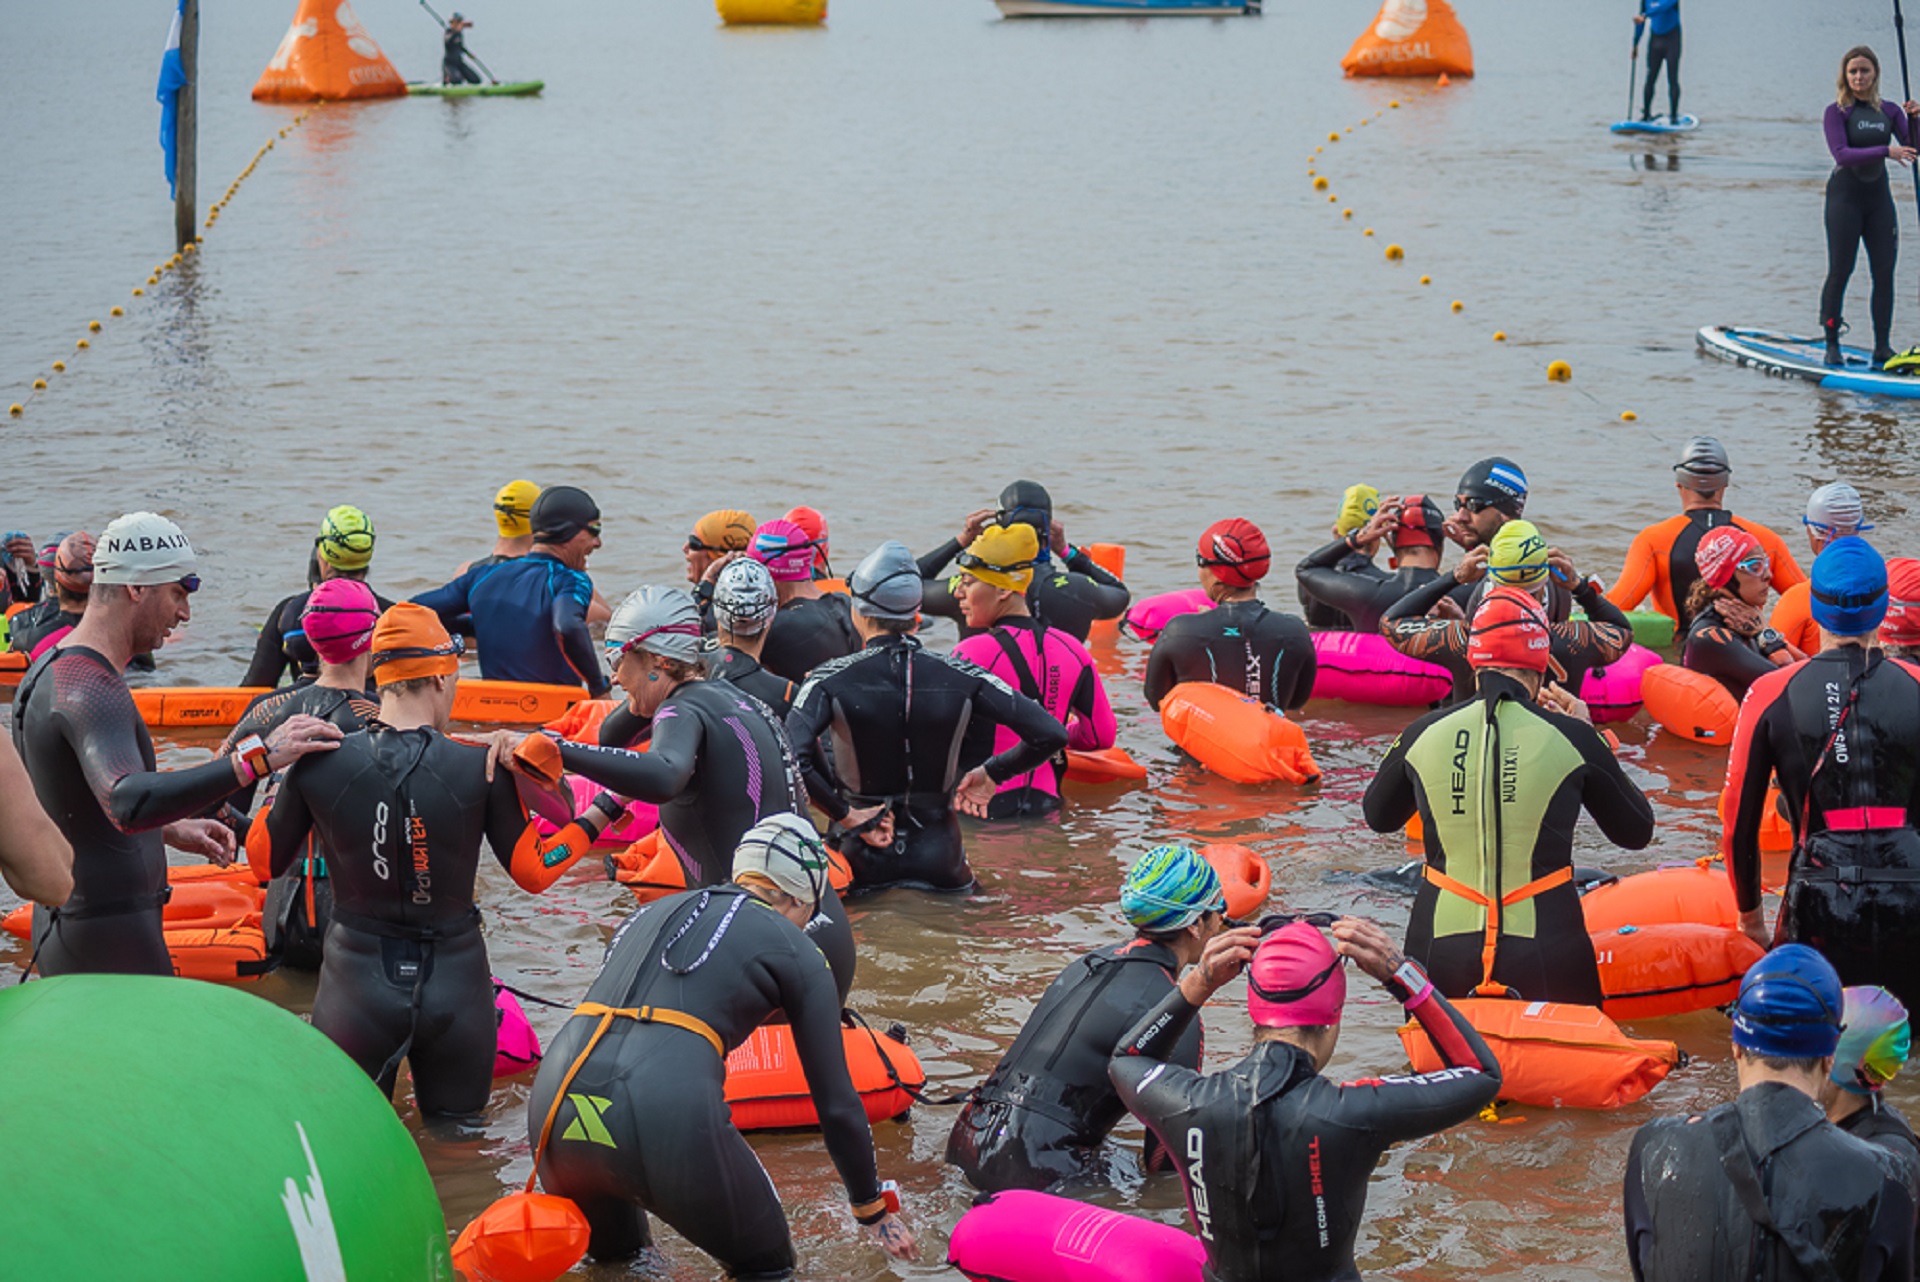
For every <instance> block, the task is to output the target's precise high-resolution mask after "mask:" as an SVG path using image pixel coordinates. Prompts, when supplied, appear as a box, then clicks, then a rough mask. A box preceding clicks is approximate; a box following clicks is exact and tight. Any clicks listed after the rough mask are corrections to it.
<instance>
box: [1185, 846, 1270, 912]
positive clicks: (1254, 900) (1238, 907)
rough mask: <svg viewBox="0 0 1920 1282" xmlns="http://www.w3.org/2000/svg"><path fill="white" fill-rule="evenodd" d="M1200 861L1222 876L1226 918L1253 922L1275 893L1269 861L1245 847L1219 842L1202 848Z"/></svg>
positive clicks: (1221, 886)
mask: <svg viewBox="0 0 1920 1282" xmlns="http://www.w3.org/2000/svg"><path fill="white" fill-rule="evenodd" d="M1200 857H1201V858H1202V859H1204V860H1206V861H1207V862H1208V863H1209V864H1211V865H1213V871H1214V872H1215V873H1217V874H1219V877H1220V889H1221V890H1223V891H1225V892H1226V896H1227V916H1229V917H1232V918H1235V919H1237V920H1239V921H1250V920H1252V918H1253V915H1254V914H1255V913H1257V912H1259V911H1260V906H1261V905H1262V904H1264V903H1266V902H1267V896H1268V895H1269V894H1271V893H1272V892H1273V869H1271V868H1269V867H1268V866H1267V861H1266V860H1264V859H1262V858H1261V857H1260V856H1259V855H1258V854H1256V853H1255V852H1254V851H1252V850H1250V849H1248V848H1247V847H1246V846H1236V845H1234V844H1233V843H1231V842H1216V843H1215V844H1213V845H1211V846H1202V847H1200Z"/></svg>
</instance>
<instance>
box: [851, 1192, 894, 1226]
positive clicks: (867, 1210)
mask: <svg viewBox="0 0 1920 1282" xmlns="http://www.w3.org/2000/svg"><path fill="white" fill-rule="evenodd" d="M853 1218H854V1219H855V1220H856V1221H858V1222H859V1223H860V1224H862V1225H872V1224H878V1223H879V1222H880V1221H882V1220H884V1219H886V1218H887V1199H886V1198H884V1197H876V1198H874V1199H873V1201H871V1202H856V1203H854V1206H853Z"/></svg>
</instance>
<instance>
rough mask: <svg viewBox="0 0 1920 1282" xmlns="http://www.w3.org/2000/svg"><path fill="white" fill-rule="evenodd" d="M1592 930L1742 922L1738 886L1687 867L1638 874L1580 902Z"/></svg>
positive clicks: (1712, 871)
mask: <svg viewBox="0 0 1920 1282" xmlns="http://www.w3.org/2000/svg"><path fill="white" fill-rule="evenodd" d="M1580 911H1581V913H1582V914H1583V915H1584V916H1585V917H1586V919H1587V930H1588V931H1589V932H1591V933H1592V934H1595V935H1599V934H1602V933H1605V932H1609V931H1616V930H1619V929H1621V928H1622V927H1624V926H1664V925H1670V924H1677V923H1688V924H1692V925H1696V926H1724V927H1727V928H1732V927H1735V926H1738V925H1739V924H1740V910H1739V908H1738V907H1737V906H1736V905H1735V904H1734V901H1733V883H1732V882H1731V881H1729V880H1728V879H1727V874H1726V873H1725V872H1724V871H1723V870H1721V869H1719V868H1713V867H1702V866H1700V865H1699V864H1684V865H1682V866H1680V867H1677V868H1656V869H1654V870H1653V871H1652V872H1641V873H1635V874H1634V875H1633V876H1631V877H1622V878H1621V879H1620V880H1619V881H1616V882H1612V883H1610V884H1608V885H1605V886H1596V887H1595V888H1594V889H1592V890H1589V891H1588V892H1587V893H1586V894H1585V895H1583V896H1581V898H1580Z"/></svg>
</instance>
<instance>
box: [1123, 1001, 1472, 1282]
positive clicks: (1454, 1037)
mask: <svg viewBox="0 0 1920 1282" xmlns="http://www.w3.org/2000/svg"><path fill="white" fill-rule="evenodd" d="M1409 1013H1410V1014H1412V1015H1413V1016H1414V1017H1415V1018H1416V1019H1417V1020H1418V1021H1419V1022H1420V1026H1421V1027H1422V1028H1424V1029H1425V1030H1426V1032H1427V1035H1428V1036H1429V1037H1431V1038H1432V1039H1433V1043H1434V1046H1435V1048H1436V1049H1437V1050H1438V1051H1439V1052H1440V1056H1441V1059H1442V1060H1443V1061H1444V1062H1445V1063H1446V1064H1447V1065H1448V1067H1446V1068H1443V1069H1441V1070H1439V1071H1438V1072H1433V1073H1420V1074H1417V1075H1413V1076H1396V1077H1377V1078H1362V1079H1361V1080H1359V1081H1354V1082H1348V1083H1345V1084H1344V1085H1340V1084H1336V1083H1334V1082H1331V1081H1329V1080H1328V1079H1326V1078H1324V1077H1322V1076H1320V1074H1319V1073H1318V1072H1317V1071H1316V1070H1315V1069H1314V1065H1313V1057H1312V1056H1311V1055H1309V1054H1308V1053H1307V1052H1306V1051H1304V1050H1302V1049H1300V1048H1299V1047H1298V1046H1294V1045H1291V1044H1290V1043H1287V1042H1282V1041H1266V1042H1257V1043H1255V1045H1254V1048H1253V1049H1252V1050H1251V1051H1249V1052H1247V1055H1246V1058H1244V1059H1242V1060H1241V1061H1240V1062H1239V1063H1238V1064H1235V1065H1234V1066H1233V1067H1232V1068H1229V1069H1225V1070H1223V1071H1221V1072H1218V1073H1208V1074H1204V1075H1203V1074H1200V1073H1196V1072H1194V1071H1192V1070H1191V1069H1186V1068H1181V1067H1178V1066H1176V1065H1172V1064H1168V1063H1166V1062H1165V1061H1166V1059H1167V1056H1168V1054H1169V1053H1170V1052H1171V1050H1172V1048H1173V1047H1174V1046H1175V1045H1176V1044H1177V1039H1178V1038H1180V1037H1181V1036H1182V1035H1184V1033H1185V1031H1186V1028H1187V1025H1188V1024H1189V1023H1191V1022H1192V1021H1193V1019H1194V1017H1195V1016H1196V1015H1197V1014H1199V1011H1198V1010H1197V1009H1196V1008H1195V1007H1193V1006H1192V1005H1190V1004H1189V1003H1188V1002H1187V999H1186V998H1185V997H1184V996H1182V995H1181V993H1180V991H1179V990H1178V989H1175V990H1174V991H1173V992H1171V993H1169V994H1168V995H1167V997H1166V1000H1164V1001H1162V1002H1161V1003H1160V1004H1159V1006H1158V1007H1156V1008H1155V1009H1153V1010H1150V1011H1148V1012H1147V1013H1146V1014H1145V1015H1144V1016H1142V1017H1141V1019H1140V1022H1139V1023H1138V1024H1136V1025H1135V1026H1134V1028H1133V1029H1132V1030H1131V1031H1130V1032H1129V1033H1128V1034H1127V1038H1126V1041H1125V1042H1124V1043H1122V1044H1121V1045H1120V1046H1119V1047H1118V1048H1117V1049H1116V1051H1115V1054H1114V1058H1113V1062H1112V1067H1111V1070H1110V1071H1111V1073H1112V1076H1113V1083H1114V1085H1115V1086H1117V1087H1118V1088H1119V1090H1120V1098H1121V1099H1122V1100H1123V1101H1124V1102H1125V1103H1126V1105H1127V1107H1128V1108H1130V1109H1132V1110H1133V1112H1134V1114H1135V1116H1137V1117H1139V1119H1140V1120H1141V1121H1143V1122H1145V1123H1146V1124H1147V1127H1148V1129H1149V1130H1151V1131H1152V1132H1153V1133H1154V1134H1155V1135H1156V1136H1158V1137H1159V1139H1160V1143H1161V1144H1163V1145H1164V1146H1165V1147H1166V1149H1167V1152H1168V1153H1169V1154H1170V1155H1171V1157H1172V1159H1173V1161H1174V1163H1175V1164H1176V1166H1177V1168H1178V1169H1179V1171H1180V1180H1181V1183H1182V1184H1184V1185H1185V1186H1186V1192H1187V1212H1188V1215H1189V1216H1190V1217H1191V1218H1192V1220H1193V1224H1194V1227H1195V1228H1196V1229H1197V1230H1198V1231H1199V1234H1200V1241H1201V1244H1202V1245H1203V1246H1205V1248H1206V1252H1207V1264H1206V1274H1205V1276H1206V1277H1207V1279H1208V1282H1280V1280H1281V1279H1285V1282H1336V1280H1338V1282H1347V1280H1349V1279H1358V1278H1359V1276H1360V1272H1359V1270H1358V1269H1357V1268H1355V1267H1354V1263H1353V1242H1354V1238H1355V1237H1356V1236H1357V1235H1358V1234H1359V1232H1360V1221H1361V1216H1362V1214H1363V1213H1364V1212H1365V1211H1366V1205H1367V1180H1368V1178H1369V1177H1370V1176H1371V1175H1372V1174H1373V1170H1374V1167H1375V1166H1376V1165H1377V1164H1378V1163H1379V1160H1380V1155H1381V1154H1382V1153H1384V1152H1386V1151H1387V1149H1388V1148H1389V1147H1390V1146H1392V1145H1393V1144H1395V1143H1397V1142H1399V1141H1401V1140H1410V1139H1418V1138H1420V1137H1421V1136H1425V1135H1432V1134H1435V1133H1436V1132H1439V1131H1443V1130H1445V1129H1446V1128H1447V1127H1449V1126H1453V1125H1455V1124H1456V1123H1459V1122H1464V1121H1466V1120H1467V1119H1468V1118H1470V1117H1472V1116H1474V1115H1475V1114H1476V1113H1478V1112H1479V1111H1480V1110H1481V1109H1482V1108H1485V1107H1486V1106H1487V1105H1488V1104H1490V1103H1492V1102H1493V1098H1494V1095H1495V1094H1496V1093H1497V1092H1498V1091H1499V1089H1500V1066H1499V1064H1498V1063H1497V1062H1496V1061H1495V1060H1494V1057H1493V1052H1492V1051H1490V1050H1488V1049H1487V1044H1486V1043H1485V1042H1484V1041H1482V1040H1481V1039H1480V1034H1478V1033H1476V1032H1475V1031H1474V1030H1473V1026H1472V1025H1471V1024H1469V1023H1467V1021H1466V1019H1465V1018H1464V1017H1462V1016H1461V1015H1460V1013H1459V1012H1458V1011H1456V1010H1454V1009H1453V1007H1452V1006H1450V1005H1448V1004H1447V1001H1446V999H1445V998H1443V997H1441V996H1440V995H1439V994H1438V993H1437V992H1434V991H1433V990H1432V989H1429V990H1428V991H1427V995H1426V996H1425V997H1424V998H1422V999H1420V1000H1417V1001H1416V1002H1415V1003H1414V1005H1413V1006H1412V1007H1410V1008H1409Z"/></svg>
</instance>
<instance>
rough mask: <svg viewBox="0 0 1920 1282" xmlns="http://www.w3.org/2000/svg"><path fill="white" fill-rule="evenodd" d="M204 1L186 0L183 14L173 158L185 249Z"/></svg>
mask: <svg viewBox="0 0 1920 1282" xmlns="http://www.w3.org/2000/svg"><path fill="white" fill-rule="evenodd" d="M199 45H200V0H186V5H185V8H184V9H183V10H182V13H181V17H180V71H181V73H182V74H183V75H184V76H185V77H186V80H187V83H186V84H184V85H182V86H181V87H180V108H179V116H178V123H179V133H178V135H177V138H176V142H175V147H176V150H175V152H174V161H173V244H174V248H175V249H185V248H186V247H187V246H188V245H190V244H192V243H193V239H194V230H195V224H196V223H197V222H198V221H199V220H198V219H197V218H196V217H195V215H194V204H195V200H194V190H193V187H194V170H195V164H194V156H195V152H196V150H197V148H196V146H195V134H196V133H197V132H198V130H197V128H196V119H195V118H196V117H197V115H198V114H199V113H198V112H197V111H196V110H195V109H194V106H195V104H194V99H195V97H196V96H197V94H198V92H199V79H200V76H199V62H200V56H199Z"/></svg>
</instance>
